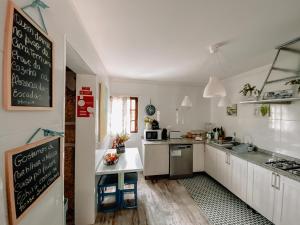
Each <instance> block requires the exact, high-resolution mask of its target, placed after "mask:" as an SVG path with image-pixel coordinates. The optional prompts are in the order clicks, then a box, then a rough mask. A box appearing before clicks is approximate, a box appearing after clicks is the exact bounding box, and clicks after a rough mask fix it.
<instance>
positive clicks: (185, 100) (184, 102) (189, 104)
mask: <svg viewBox="0 0 300 225" xmlns="http://www.w3.org/2000/svg"><path fill="white" fill-rule="evenodd" d="M192 106H193V104H192V101H191V99H190V97H189V96H187V95H186V96H184V98H183V100H182V102H181V107H187V108H191V107H192Z"/></svg>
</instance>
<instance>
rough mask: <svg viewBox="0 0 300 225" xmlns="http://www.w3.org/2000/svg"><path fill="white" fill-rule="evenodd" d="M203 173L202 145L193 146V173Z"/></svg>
mask: <svg viewBox="0 0 300 225" xmlns="http://www.w3.org/2000/svg"><path fill="white" fill-rule="evenodd" d="M202 171H204V144H193V172H202Z"/></svg>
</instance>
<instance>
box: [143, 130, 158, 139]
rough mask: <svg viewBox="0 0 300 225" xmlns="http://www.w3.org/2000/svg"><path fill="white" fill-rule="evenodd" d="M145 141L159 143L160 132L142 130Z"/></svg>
mask: <svg viewBox="0 0 300 225" xmlns="http://www.w3.org/2000/svg"><path fill="white" fill-rule="evenodd" d="M144 138H145V140H146V141H160V140H161V139H162V130H144Z"/></svg>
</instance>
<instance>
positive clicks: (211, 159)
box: [204, 145, 218, 178]
mask: <svg viewBox="0 0 300 225" xmlns="http://www.w3.org/2000/svg"><path fill="white" fill-rule="evenodd" d="M217 151H218V150H216V149H214V148H213V147H211V146H209V145H205V162H204V168H205V172H206V173H208V174H209V175H210V176H212V177H213V178H216V161H217V155H216V152H217Z"/></svg>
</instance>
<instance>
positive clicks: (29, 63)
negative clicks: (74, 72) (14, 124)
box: [3, 1, 53, 110]
mask: <svg viewBox="0 0 300 225" xmlns="http://www.w3.org/2000/svg"><path fill="white" fill-rule="evenodd" d="M4 51H5V52H4V101H3V102H4V107H5V108H6V109H8V110H47V109H51V108H52V107H53V43H52V41H51V40H50V38H49V37H48V36H47V34H45V33H44V32H43V31H42V30H41V29H40V28H39V27H38V26H37V25H36V24H35V23H34V22H33V21H31V19H30V18H29V17H28V16H27V15H26V14H25V13H24V12H22V11H21V10H20V9H18V8H17V7H16V6H15V5H14V4H13V3H12V2H11V1H9V4H8V9H7V17H6V30H5V48H4Z"/></svg>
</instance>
